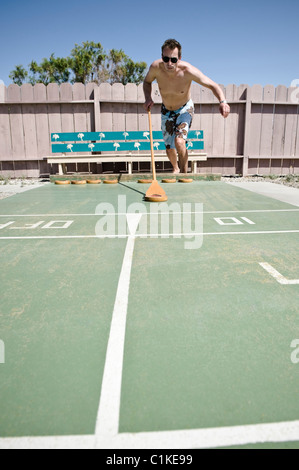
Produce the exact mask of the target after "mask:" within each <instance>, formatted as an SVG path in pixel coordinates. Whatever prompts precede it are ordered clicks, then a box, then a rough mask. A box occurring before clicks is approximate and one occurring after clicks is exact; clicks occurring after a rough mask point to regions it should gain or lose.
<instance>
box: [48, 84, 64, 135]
mask: <svg viewBox="0 0 299 470" xmlns="http://www.w3.org/2000/svg"><path fill="white" fill-rule="evenodd" d="M47 101H49V102H51V101H59V86H58V85H57V84H56V83H50V84H49V85H48V86H47ZM48 116H49V131H50V133H52V132H61V114H60V105H59V104H51V105H50V104H48Z"/></svg>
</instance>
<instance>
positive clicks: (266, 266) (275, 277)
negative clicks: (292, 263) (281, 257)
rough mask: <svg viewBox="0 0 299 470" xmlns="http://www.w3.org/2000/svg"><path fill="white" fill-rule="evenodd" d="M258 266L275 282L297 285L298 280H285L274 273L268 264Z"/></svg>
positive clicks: (276, 272)
mask: <svg viewBox="0 0 299 470" xmlns="http://www.w3.org/2000/svg"><path fill="white" fill-rule="evenodd" d="M259 265H260V266H261V267H262V268H264V269H265V270H266V271H267V272H268V273H269V274H270V275H271V276H272V277H274V279H276V281H277V282H279V283H280V284H283V285H288V284H299V279H290V280H289V279H286V278H285V277H284V276H283V275H282V274H280V273H279V272H278V271H276V269H275V268H273V266H271V264H269V263H259Z"/></svg>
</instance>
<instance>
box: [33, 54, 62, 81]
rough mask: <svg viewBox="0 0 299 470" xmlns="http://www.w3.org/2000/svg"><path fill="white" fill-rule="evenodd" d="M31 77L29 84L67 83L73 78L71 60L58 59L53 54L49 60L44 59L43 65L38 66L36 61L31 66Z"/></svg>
mask: <svg viewBox="0 0 299 470" xmlns="http://www.w3.org/2000/svg"><path fill="white" fill-rule="evenodd" d="M29 70H30V72H31V75H30V76H29V83H31V84H32V85H35V83H43V84H44V85H48V84H49V83H59V84H61V83H65V82H68V81H69V79H70V76H71V71H70V59H69V58H63V57H57V58H55V56H54V54H51V56H50V58H49V59H43V60H42V62H41V64H40V65H38V64H37V62H36V61H34V60H33V61H32V62H31V63H30V64H29Z"/></svg>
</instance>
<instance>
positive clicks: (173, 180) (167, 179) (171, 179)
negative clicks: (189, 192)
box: [162, 178, 176, 183]
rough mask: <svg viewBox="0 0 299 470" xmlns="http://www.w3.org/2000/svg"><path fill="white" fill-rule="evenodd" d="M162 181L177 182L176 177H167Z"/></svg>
mask: <svg viewBox="0 0 299 470" xmlns="http://www.w3.org/2000/svg"><path fill="white" fill-rule="evenodd" d="M162 183H176V179H175V178H165V179H163V180H162Z"/></svg>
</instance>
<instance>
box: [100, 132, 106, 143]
mask: <svg viewBox="0 0 299 470" xmlns="http://www.w3.org/2000/svg"><path fill="white" fill-rule="evenodd" d="M99 137H100V142H101V140H102V139H105V134H103V132H101V133H100V134H99Z"/></svg>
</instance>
